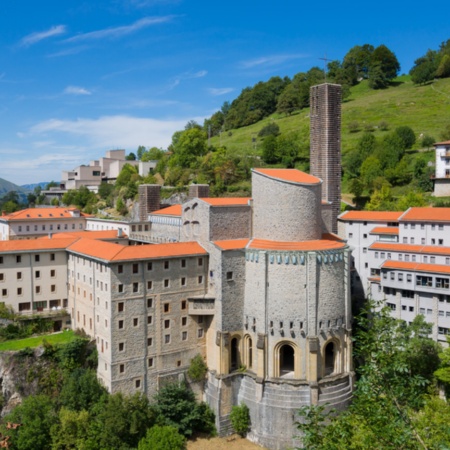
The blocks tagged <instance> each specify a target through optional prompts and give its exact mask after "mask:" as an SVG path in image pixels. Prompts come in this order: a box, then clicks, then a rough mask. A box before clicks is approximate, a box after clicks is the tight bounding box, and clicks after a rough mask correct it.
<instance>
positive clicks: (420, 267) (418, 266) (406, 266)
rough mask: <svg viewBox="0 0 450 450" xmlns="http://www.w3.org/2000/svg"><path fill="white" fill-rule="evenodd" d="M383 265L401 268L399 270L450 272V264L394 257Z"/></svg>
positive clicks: (383, 266)
mask: <svg viewBox="0 0 450 450" xmlns="http://www.w3.org/2000/svg"><path fill="white" fill-rule="evenodd" d="M381 267H382V268H383V269H399V270H411V271H415V272H429V273H444V274H450V266H444V265H441V264H424V263H416V262H405V261H393V260H392V259H390V260H388V261H385V262H384V264H382V266H381Z"/></svg>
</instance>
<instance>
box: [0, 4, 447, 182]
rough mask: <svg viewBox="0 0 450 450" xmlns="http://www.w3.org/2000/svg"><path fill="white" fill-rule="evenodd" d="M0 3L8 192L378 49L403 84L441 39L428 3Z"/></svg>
mask: <svg viewBox="0 0 450 450" xmlns="http://www.w3.org/2000/svg"><path fill="white" fill-rule="evenodd" d="M1 3H2V5H1V6H2V13H1V15H0V29H1V33H0V158H1V159H0V161H1V163H0V178H4V179H7V180H8V181H12V182H14V183H16V184H19V185H20V184H25V183H35V182H39V181H51V180H55V181H59V180H60V176H61V170H70V169H73V168H74V167H76V166H77V165H80V164H87V163H89V161H90V160H93V159H98V158H99V157H101V156H103V155H104V153H105V152H106V151H107V150H109V149H116V148H125V149H126V150H127V151H128V152H130V151H134V152H135V151H136V149H137V147H138V146H139V145H144V146H147V147H151V146H157V147H162V148H165V147H166V146H167V145H168V144H169V143H170V138H171V136H172V134H173V132H174V131H176V130H180V129H183V127H184V125H185V123H186V122H187V121H188V120H190V119H195V120H197V121H199V122H202V121H203V119H204V118H205V117H209V116H210V115H211V114H212V113H213V112H214V111H216V110H218V109H219V108H220V106H221V105H222V104H223V102H224V101H231V100H233V99H234V98H235V97H236V96H237V95H239V93H240V91H241V90H242V89H243V88H244V87H246V86H252V85H253V84H255V83H256V82H258V81H260V80H267V79H269V78H270V77H271V76H275V75H279V76H285V75H287V76H292V75H294V74H295V73H297V72H300V71H306V70H309V69H310V68H311V67H312V66H314V65H319V66H322V65H323V61H321V60H320V59H319V58H323V57H324V56H325V55H326V57H327V58H330V59H339V60H342V58H343V57H344V55H345V54H346V52H347V51H348V50H349V49H350V48H351V47H353V46H354V45H363V44H365V43H369V44H372V45H374V46H377V45H380V44H385V45H387V46H388V47H389V48H390V49H391V50H392V51H393V52H394V53H395V54H396V56H397V58H398V60H399V62H400V64H401V73H407V72H408V71H409V69H410V68H411V66H412V65H413V62H414V60H415V59H416V58H417V57H419V56H421V55H423V54H424V53H425V52H426V51H427V49H428V48H432V49H437V48H438V46H439V44H440V43H441V42H442V41H444V40H446V39H449V38H450V27H449V25H448V16H449V12H450V7H449V6H448V2H447V1H445V2H444V1H441V0H438V1H436V2H434V3H433V7H429V6H428V5H425V4H421V6H420V7H418V6H417V7H416V6H414V4H413V3H412V2H391V1H389V2H387V1H385V0H380V1H377V2H370V3H361V4H358V3H357V2H349V1H346V0H344V1H341V2H339V3H338V2H330V1H328V0H323V1H321V2H319V3H315V2H300V1H299V0H296V1H292V0H285V1H280V2H267V1H264V0H263V1H259V2H256V1H248V0H247V1H246V0H240V1H236V0H229V1H227V2H214V1H213V2H206V1H203V0H110V1H105V0H90V1H76V0H58V1H54V0H41V1H40V2H36V1H35V0H3V1H2V2H1ZM444 5H445V6H444Z"/></svg>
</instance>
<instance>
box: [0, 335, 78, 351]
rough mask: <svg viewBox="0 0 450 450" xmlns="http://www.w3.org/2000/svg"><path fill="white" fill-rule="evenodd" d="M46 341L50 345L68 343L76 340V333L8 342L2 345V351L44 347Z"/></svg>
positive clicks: (0, 344) (0, 347) (0, 346)
mask: <svg viewBox="0 0 450 450" xmlns="http://www.w3.org/2000/svg"><path fill="white" fill-rule="evenodd" d="M44 339H45V340H46V341H47V342H49V343H50V344H61V343H67V342H70V341H72V340H73V339H75V333H74V332H73V331H71V330H67V331H62V332H61V333H54V334H46V335H43V336H36V337H31V338H27V339H18V340H15V341H7V342H1V343H0V351H2V352H4V351H17V350H23V349H24V348H26V347H30V348H34V347H39V346H40V345H42V341H43V340H44Z"/></svg>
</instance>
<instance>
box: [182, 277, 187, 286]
mask: <svg viewBox="0 0 450 450" xmlns="http://www.w3.org/2000/svg"><path fill="white" fill-rule="evenodd" d="M181 286H186V278H185V277H181Z"/></svg>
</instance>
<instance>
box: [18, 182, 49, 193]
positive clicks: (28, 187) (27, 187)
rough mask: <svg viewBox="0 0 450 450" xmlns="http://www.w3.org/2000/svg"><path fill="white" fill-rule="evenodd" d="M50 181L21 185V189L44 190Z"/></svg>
mask: <svg viewBox="0 0 450 450" xmlns="http://www.w3.org/2000/svg"><path fill="white" fill-rule="evenodd" d="M49 183H50V181H41V182H40V183H34V184H22V186H21V187H22V188H24V189H25V190H27V191H31V192H33V191H34V188H35V187H37V186H40V187H41V188H42V189H45V188H46V187H47V184H49Z"/></svg>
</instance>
